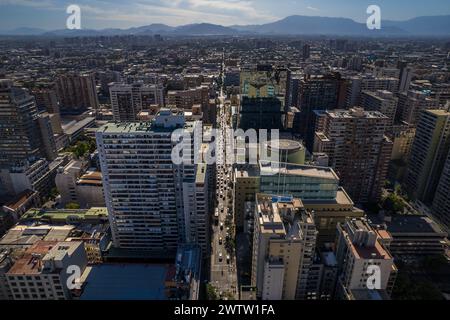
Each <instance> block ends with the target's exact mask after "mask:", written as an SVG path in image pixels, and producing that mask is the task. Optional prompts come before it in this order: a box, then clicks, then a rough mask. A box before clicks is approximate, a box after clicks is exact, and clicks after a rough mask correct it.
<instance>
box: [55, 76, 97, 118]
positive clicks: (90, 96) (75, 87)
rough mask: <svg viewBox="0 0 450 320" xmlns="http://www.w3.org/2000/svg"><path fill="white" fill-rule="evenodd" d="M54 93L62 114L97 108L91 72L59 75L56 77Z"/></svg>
mask: <svg viewBox="0 0 450 320" xmlns="http://www.w3.org/2000/svg"><path fill="white" fill-rule="evenodd" d="M56 93H57V95H58V98H59V102H60V110H61V113H63V114H79V113H82V112H84V111H86V110H88V109H90V110H95V111H96V110H97V109H98V97H97V88H96V85H95V78H94V74H93V73H83V74H74V73H72V74H62V75H59V76H58V78H57V79H56Z"/></svg>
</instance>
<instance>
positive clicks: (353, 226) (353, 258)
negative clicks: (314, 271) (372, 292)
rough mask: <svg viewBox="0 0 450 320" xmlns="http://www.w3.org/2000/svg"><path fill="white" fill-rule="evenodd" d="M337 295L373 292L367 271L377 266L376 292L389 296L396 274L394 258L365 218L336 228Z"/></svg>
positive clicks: (369, 273) (369, 272)
mask: <svg viewBox="0 0 450 320" xmlns="http://www.w3.org/2000/svg"><path fill="white" fill-rule="evenodd" d="M336 258H337V262H338V270H339V279H338V288H337V291H338V296H339V297H340V298H345V296H347V295H348V294H349V292H351V291H352V290H366V289H374V288H373V287H371V286H372V285H374V284H373V282H370V281H371V280H372V279H370V276H371V275H372V274H373V272H371V271H370V269H371V268H372V266H375V267H378V268H379V270H380V272H379V273H378V274H377V276H379V277H380V278H379V279H378V280H379V283H378V284H379V286H377V287H375V289H377V290H385V291H386V292H387V293H388V294H390V293H391V291H392V288H393V286H394V282H395V278H396V275H397V268H396V266H395V264H394V258H393V257H392V255H391V254H390V252H389V251H388V250H387V249H386V248H385V247H384V246H383V245H382V243H381V241H380V239H379V237H378V235H377V233H376V232H375V230H374V229H372V228H371V227H370V225H369V224H368V223H367V221H366V220H365V219H364V218H360V219H351V220H349V221H347V222H345V223H343V224H339V226H338V238H337V242H336Z"/></svg>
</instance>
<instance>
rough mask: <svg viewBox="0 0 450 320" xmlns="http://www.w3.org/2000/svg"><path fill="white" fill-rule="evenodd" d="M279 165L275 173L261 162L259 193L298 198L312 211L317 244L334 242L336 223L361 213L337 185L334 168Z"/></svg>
mask: <svg viewBox="0 0 450 320" xmlns="http://www.w3.org/2000/svg"><path fill="white" fill-rule="evenodd" d="M280 168H281V170H278V172H277V171H275V170H274V169H272V168H271V167H270V166H269V165H265V164H264V163H262V162H260V173H261V177H260V182H259V186H260V187H259V188H260V192H264V193H267V194H281V195H292V196H294V197H295V198H299V199H301V201H302V203H303V205H304V206H305V208H306V209H307V210H311V211H312V210H313V211H314V219H315V222H316V228H317V230H318V231H319V235H318V237H317V245H318V246H319V247H321V246H323V245H324V244H325V243H328V242H334V240H335V239H336V227H337V224H338V223H340V222H344V221H345V220H346V219H348V218H354V217H362V216H364V211H363V210H361V209H358V208H357V207H355V204H354V203H353V201H352V199H351V198H350V196H349V195H348V194H347V192H346V191H345V190H344V188H341V187H339V183H340V179H339V177H338V176H337V174H336V173H335V172H334V171H333V169H331V168H328V167H314V166H306V165H305V166H301V165H295V164H280Z"/></svg>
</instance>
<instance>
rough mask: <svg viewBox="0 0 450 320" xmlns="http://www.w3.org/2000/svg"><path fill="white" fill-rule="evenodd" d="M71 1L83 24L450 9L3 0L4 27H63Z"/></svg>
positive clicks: (427, 2)
mask: <svg viewBox="0 0 450 320" xmlns="http://www.w3.org/2000/svg"><path fill="white" fill-rule="evenodd" d="M70 4H77V5H79V6H80V8H81V27H82V28H83V29H104V28H129V27H138V26H143V25H149V24H152V23H164V24H167V25H170V26H177V25H183V24H189V23H200V22H207V23H215V24H221V25H225V26H229V25H234V24H241V25H246V24H261V23H267V22H273V21H276V20H279V19H282V18H285V17H287V16H290V15H308V16H325V17H345V18H351V19H353V20H355V21H358V22H364V21H366V19H367V17H368V14H367V13H366V9H367V7H368V6H369V5H371V4H376V5H378V6H380V8H381V15H382V19H385V20H407V19H410V18H413V17H417V16H431V15H445V14H450V5H449V0H90V1H88V0H71V1H66V0H0V30H12V29H15V28H21V27H28V28H42V29H47V30H55V29H64V28H65V26H66V20H67V17H68V16H69V15H68V14H67V13H66V8H67V6H68V5H70Z"/></svg>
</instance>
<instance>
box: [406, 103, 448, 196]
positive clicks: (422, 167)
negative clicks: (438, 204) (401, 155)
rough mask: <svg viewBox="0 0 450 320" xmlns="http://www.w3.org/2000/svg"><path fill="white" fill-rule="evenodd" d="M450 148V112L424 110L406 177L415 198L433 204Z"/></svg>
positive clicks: (407, 184)
mask: <svg viewBox="0 0 450 320" xmlns="http://www.w3.org/2000/svg"><path fill="white" fill-rule="evenodd" d="M449 148H450V112H446V111H443V110H425V111H423V112H422V114H421V118H420V120H419V123H418V124H417V128H416V136H415V139H414V142H413V145H412V148H411V154H410V157H409V160H408V167H407V171H406V177H405V188H406V191H407V192H408V193H409V195H410V196H411V197H412V198H413V199H418V200H421V201H423V202H425V203H430V202H431V201H432V200H433V196H434V194H435V192H436V188H437V185H438V183H439V179H440V177H441V174H442V170H443V168H444V164H445V160H446V157H447V155H448V152H449Z"/></svg>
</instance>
